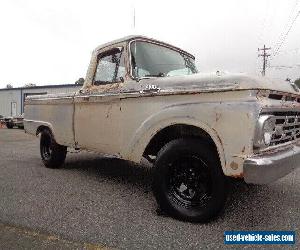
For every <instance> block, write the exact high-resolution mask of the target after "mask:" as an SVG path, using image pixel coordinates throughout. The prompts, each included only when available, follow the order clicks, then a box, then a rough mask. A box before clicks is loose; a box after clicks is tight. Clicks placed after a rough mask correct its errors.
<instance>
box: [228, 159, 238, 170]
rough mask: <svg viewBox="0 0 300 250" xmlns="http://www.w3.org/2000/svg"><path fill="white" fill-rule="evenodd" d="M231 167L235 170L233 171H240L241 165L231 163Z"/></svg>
mask: <svg viewBox="0 0 300 250" xmlns="http://www.w3.org/2000/svg"><path fill="white" fill-rule="evenodd" d="M230 167H231V168H232V169H233V170H237V169H238V167H239V165H238V164H237V163H236V162H234V161H233V162H231V163H230Z"/></svg>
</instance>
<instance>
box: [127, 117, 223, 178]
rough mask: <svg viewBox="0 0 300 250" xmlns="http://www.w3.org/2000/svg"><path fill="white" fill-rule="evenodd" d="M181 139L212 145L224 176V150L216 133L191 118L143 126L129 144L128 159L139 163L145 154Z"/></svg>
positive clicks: (168, 120)
mask: <svg viewBox="0 0 300 250" xmlns="http://www.w3.org/2000/svg"><path fill="white" fill-rule="evenodd" d="M170 134H171V136H169V135H170ZM179 136H180V137H179ZM182 137H193V138H199V139H203V140H206V141H208V142H210V143H212V144H213V145H214V146H215V148H216V151H217V153H218V155H219V159H220V163H221V166H222V170H223V172H224V174H226V167H225V166H226V160H225V154H224V149H223V145H222V141H221V138H220V137H219V135H218V133H217V131H216V130H214V129H213V128H210V127H209V126H207V125H206V124H205V123H201V122H199V121H197V120H195V119H193V118H191V117H173V118H172V119H166V120H163V121H160V123H158V124H152V125H151V126H147V125H146V124H143V126H141V127H140V128H139V130H138V131H137V133H136V134H135V137H134V139H133V140H132V141H131V143H130V146H129V148H130V149H131V152H129V159H130V160H132V161H134V162H140V161H141V159H142V157H143V156H144V155H145V154H147V153H149V152H150V153H153V152H154V153H157V152H158V151H159V149H160V148H161V147H162V146H164V145H165V144H166V143H167V142H169V141H171V140H173V139H178V138H182Z"/></svg>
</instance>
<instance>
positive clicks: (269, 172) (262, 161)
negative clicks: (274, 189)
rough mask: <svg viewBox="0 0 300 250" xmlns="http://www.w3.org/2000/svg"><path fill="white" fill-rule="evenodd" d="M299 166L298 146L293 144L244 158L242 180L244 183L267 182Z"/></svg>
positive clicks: (299, 153)
mask: <svg viewBox="0 0 300 250" xmlns="http://www.w3.org/2000/svg"><path fill="white" fill-rule="evenodd" d="M299 166H300V146H299V145H296V144H295V145H291V146H290V147H288V148H286V149H283V150H280V151H277V152H274V153H266V154H263V155H259V156H254V157H251V158H248V159H246V160H245V162H244V180H245V182H246V183H253V184H268V183H271V182H273V181H276V180H277V179H279V178H281V177H283V176H285V175H287V174H289V173H290V172H292V171H293V170H294V169H296V168H298V167H299Z"/></svg>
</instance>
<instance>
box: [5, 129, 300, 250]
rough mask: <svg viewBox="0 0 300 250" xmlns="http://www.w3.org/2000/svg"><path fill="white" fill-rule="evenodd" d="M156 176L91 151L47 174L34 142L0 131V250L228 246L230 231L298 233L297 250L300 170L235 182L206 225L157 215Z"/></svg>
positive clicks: (298, 243)
mask: <svg viewBox="0 0 300 250" xmlns="http://www.w3.org/2000/svg"><path fill="white" fill-rule="evenodd" d="M151 176H152V169H151V168H149V167H147V166H137V165H133V164H129V163H126V162H124V161H121V160H118V159H111V158H108V157H105V156H101V155H99V154H95V153H91V152H80V153H73V152H72V153H68V155H67V159H66V163H65V165H64V166H63V168H61V169H47V168H45V167H44V166H43V164H42V162H41V160H40V155H39V140H38V138H37V137H34V136H31V135H27V134H25V133H24V131H23V130H19V129H0V248H1V249H19V248H23V249H30V248H35V247H36V249H43V248H44V249H46V248H47V249H59V248H60V249H101V248H102V247H108V248H118V249H141V248H143V249H200V248H209V249H217V248H224V247H226V248H230V247H231V246H227V245H224V243H223V241H224V239H223V234H224V231H227V230H295V231H296V233H297V238H296V246H295V245H294V246H293V248H295V247H296V248H298V249H299V248H300V241H299V235H298V232H299V226H300V169H298V170H296V171H295V172H293V173H291V174H290V175H288V176H286V177H284V178H282V179H280V180H278V181H277V182H275V183H272V184H270V185H266V186H257V185H246V184H244V183H243V182H234V183H233V184H232V190H231V192H230V195H229V199H228V202H227V205H226V208H225V210H224V211H223V212H222V214H221V215H220V217H219V218H217V219H216V220H214V221H213V222H210V223H207V224H192V223H186V222H181V221H177V220H174V219H172V218H169V217H166V216H163V215H160V213H158V212H157V205H156V202H155V200H154V197H153V195H152V192H151ZM28 232H29V233H28ZM68 247H69V248H68ZM239 247H241V246H239ZM243 247H246V248H251V249H252V248H253V246H250V245H248V246H243ZM263 247H264V248H265V247H267V246H263ZM234 248H235V247H234ZM271 248H272V249H274V246H271ZM278 248H282V246H278Z"/></svg>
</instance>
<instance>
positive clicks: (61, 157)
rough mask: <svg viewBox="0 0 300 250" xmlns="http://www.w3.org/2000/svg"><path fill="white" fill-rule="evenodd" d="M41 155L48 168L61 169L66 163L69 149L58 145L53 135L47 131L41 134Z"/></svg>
mask: <svg viewBox="0 0 300 250" xmlns="http://www.w3.org/2000/svg"><path fill="white" fill-rule="evenodd" d="M40 153H41V158H42V161H43V163H44V165H45V166H46V167H47V168H59V167H61V166H62V165H63V164H64V162H65V159H66V155H67V147H65V146H62V145H59V144H57V143H56V141H55V140H54V137H53V135H52V133H51V132H50V131H49V130H48V129H45V130H43V131H42V132H41V140H40Z"/></svg>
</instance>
